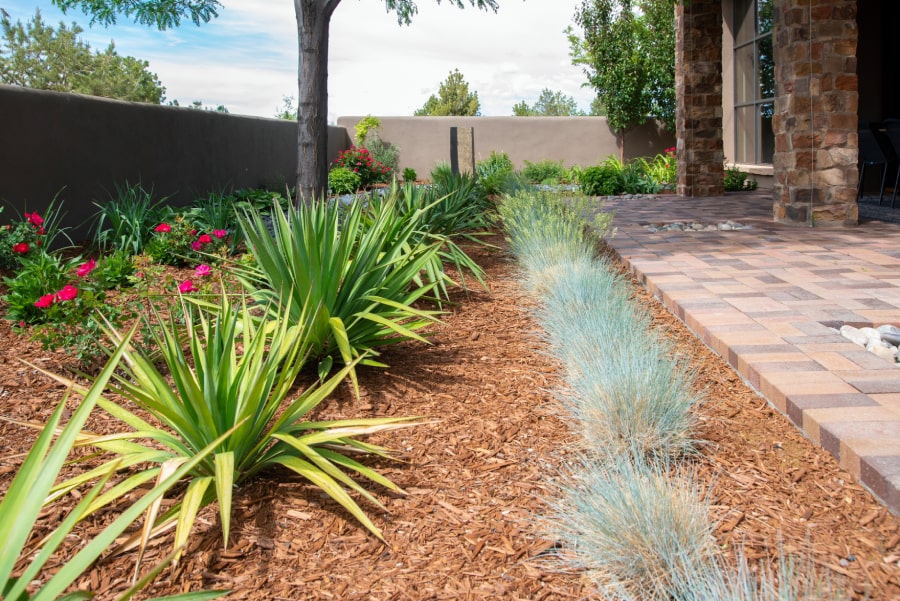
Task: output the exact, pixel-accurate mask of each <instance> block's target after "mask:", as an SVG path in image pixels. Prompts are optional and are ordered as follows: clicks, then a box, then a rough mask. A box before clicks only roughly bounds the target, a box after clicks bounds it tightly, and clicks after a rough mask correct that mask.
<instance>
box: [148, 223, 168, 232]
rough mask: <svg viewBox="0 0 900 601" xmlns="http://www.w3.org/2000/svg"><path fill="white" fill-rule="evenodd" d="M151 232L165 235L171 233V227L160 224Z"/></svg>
mask: <svg viewBox="0 0 900 601" xmlns="http://www.w3.org/2000/svg"><path fill="white" fill-rule="evenodd" d="M153 231H154V232H157V233H159V234H165V233H168V232H171V231H172V226H171V225H169V224H168V223H160V224H159V225H157V226H156V228H155V229H154V230H153Z"/></svg>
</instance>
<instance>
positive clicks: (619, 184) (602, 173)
mask: <svg viewBox="0 0 900 601" xmlns="http://www.w3.org/2000/svg"><path fill="white" fill-rule="evenodd" d="M578 184H579V185H580V186H581V192H582V193H583V194H586V195H587V196H614V195H616V194H621V193H622V192H623V191H624V190H625V183H624V182H623V181H622V171H621V170H620V169H617V168H615V167H613V166H610V165H595V166H593V167H588V168H586V169H585V170H584V171H582V172H581V176H580V178H579V180H578Z"/></svg>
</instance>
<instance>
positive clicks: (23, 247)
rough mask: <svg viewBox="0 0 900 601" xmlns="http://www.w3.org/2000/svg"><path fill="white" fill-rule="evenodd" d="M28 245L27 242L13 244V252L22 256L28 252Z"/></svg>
mask: <svg viewBox="0 0 900 601" xmlns="http://www.w3.org/2000/svg"><path fill="white" fill-rule="evenodd" d="M28 249H29V247H28V243H27V242H19V243H18V244H13V252H14V253H16V254H19V255H24V254H25V253H27V252H28Z"/></svg>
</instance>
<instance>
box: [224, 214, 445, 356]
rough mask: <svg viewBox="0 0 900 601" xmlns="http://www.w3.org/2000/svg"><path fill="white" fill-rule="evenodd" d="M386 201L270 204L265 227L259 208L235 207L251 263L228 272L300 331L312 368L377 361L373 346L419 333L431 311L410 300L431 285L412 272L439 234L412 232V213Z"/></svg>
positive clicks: (432, 251) (433, 253) (431, 252)
mask: <svg viewBox="0 0 900 601" xmlns="http://www.w3.org/2000/svg"><path fill="white" fill-rule="evenodd" d="M394 203H395V201H392V200H390V199H388V200H387V201H385V204H384V205H383V206H382V209H383V210H379V211H376V212H371V211H369V210H368V208H367V205H366V203H365V200H364V199H362V198H356V199H354V200H353V201H352V202H350V203H349V204H347V205H343V204H341V203H337V202H331V201H328V200H314V201H310V202H308V203H304V204H303V205H301V206H299V207H296V208H292V209H288V210H283V209H282V208H281V207H280V206H278V205H275V206H274V208H273V211H272V215H271V217H272V220H271V226H272V232H271V233H270V231H269V229H268V227H267V223H266V221H264V220H263V217H262V215H261V214H260V213H259V212H258V211H255V210H247V211H244V212H243V213H242V214H241V216H240V223H241V229H242V230H243V232H244V237H245V239H246V241H247V247H248V250H249V251H250V253H251V255H252V257H253V260H254V264H252V265H250V266H235V272H236V273H237V274H238V276H239V277H240V278H241V280H242V281H243V282H244V283H245V284H246V285H247V286H248V288H249V289H250V290H251V294H252V295H253V297H254V298H255V299H256V300H257V301H259V302H260V303H261V305H262V306H264V307H269V310H270V311H274V312H276V313H277V314H279V315H284V316H285V318H286V319H288V320H290V322H291V323H293V324H296V325H297V326H298V327H299V328H300V329H301V330H302V331H303V332H304V335H305V336H307V338H308V340H309V353H310V356H311V357H312V358H313V359H316V360H318V361H319V372H320V374H326V373H328V372H329V371H330V369H331V365H332V362H333V360H334V359H338V360H339V361H343V362H344V363H345V364H350V363H352V362H353V361H354V359H355V358H360V359H361V362H362V363H363V364H369V365H380V364H379V363H377V362H376V361H375V360H374V359H373V358H372V354H374V351H375V350H376V349H378V348H380V347H382V346H385V345H389V344H395V343H397V342H401V341H403V340H408V339H414V340H418V341H422V342H424V341H425V338H424V337H423V336H422V335H421V334H419V333H418V331H419V330H421V329H422V328H423V327H425V326H426V325H428V324H431V323H433V322H434V321H435V320H436V319H437V318H436V315H437V312H436V311H431V310H424V309H417V308H415V307H414V306H413V305H414V304H415V303H416V302H417V301H418V300H419V299H423V298H426V297H427V296H428V295H429V294H431V293H432V291H433V290H434V287H435V285H436V282H435V281H433V280H432V281H430V282H424V281H423V280H422V279H421V278H420V273H422V272H423V270H425V269H426V268H427V266H428V265H429V264H431V263H433V261H434V260H435V258H436V257H437V255H438V252H439V251H440V249H441V246H442V244H443V241H442V240H437V241H433V240H418V239H417V236H416V232H417V230H418V228H419V227H420V224H419V223H418V220H417V219H416V218H415V215H412V216H405V217H404V216H400V215H399V213H398V211H396V209H395V208H394Z"/></svg>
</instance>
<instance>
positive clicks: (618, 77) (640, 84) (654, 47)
mask: <svg viewBox="0 0 900 601" xmlns="http://www.w3.org/2000/svg"><path fill="white" fill-rule="evenodd" d="M575 22H576V23H577V24H578V25H579V26H580V27H581V29H582V31H583V36H584V37H583V38H582V37H579V36H578V35H577V34H576V33H574V31H573V29H572V28H571V27H570V28H569V29H567V30H566V34H567V35H568V38H569V46H570V55H571V57H572V62H573V63H574V64H576V65H581V66H582V68H583V69H584V73H585V75H587V78H588V82H589V84H590V85H591V87H593V88H594V89H595V90H596V92H597V101H596V106H595V107H594V108H599V107H602V110H603V112H604V113H605V115H606V117H607V119H608V120H609V124H610V126H611V127H612V128H613V129H615V130H616V131H617V133H618V134H619V139H620V144H622V143H623V140H624V135H625V132H626V131H628V130H629V129H630V128H632V127H634V126H636V125H641V124H642V123H644V122H645V121H646V120H647V119H648V118H657V119H660V120H661V121H663V122H664V123H666V125H667V127H669V129H672V128H673V127H674V123H675V10H674V6H673V3H672V0H583V2H582V4H581V6H580V7H579V8H578V9H577V11H576V13H575ZM592 112H593V111H592ZM623 151H624V149H623Z"/></svg>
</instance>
